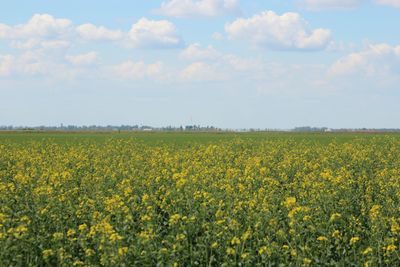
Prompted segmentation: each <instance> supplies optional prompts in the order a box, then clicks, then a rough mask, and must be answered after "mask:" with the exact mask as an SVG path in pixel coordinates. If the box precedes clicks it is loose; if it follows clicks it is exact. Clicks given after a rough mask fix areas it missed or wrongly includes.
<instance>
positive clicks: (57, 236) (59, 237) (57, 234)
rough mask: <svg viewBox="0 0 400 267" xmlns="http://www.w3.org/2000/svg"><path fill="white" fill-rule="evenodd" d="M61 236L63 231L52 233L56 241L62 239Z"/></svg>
mask: <svg viewBox="0 0 400 267" xmlns="http://www.w3.org/2000/svg"><path fill="white" fill-rule="evenodd" d="M63 237H64V234H63V233H54V234H53V238H54V240H56V241H58V240H61V239H63Z"/></svg>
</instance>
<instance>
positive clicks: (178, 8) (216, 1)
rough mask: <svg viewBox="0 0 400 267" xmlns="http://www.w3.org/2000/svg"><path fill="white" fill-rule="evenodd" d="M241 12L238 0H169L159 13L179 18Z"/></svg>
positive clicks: (162, 5) (164, 3)
mask: <svg viewBox="0 0 400 267" xmlns="http://www.w3.org/2000/svg"><path fill="white" fill-rule="evenodd" d="M239 12H240V10H239V4H238V1H237V0H169V1H165V2H163V3H162V4H161V8H160V9H159V10H158V13H161V14H163V15H167V16H171V17H178V18H187V17H193V16H195V17H196V16H205V17H213V16H220V15H227V14H238V13H239Z"/></svg>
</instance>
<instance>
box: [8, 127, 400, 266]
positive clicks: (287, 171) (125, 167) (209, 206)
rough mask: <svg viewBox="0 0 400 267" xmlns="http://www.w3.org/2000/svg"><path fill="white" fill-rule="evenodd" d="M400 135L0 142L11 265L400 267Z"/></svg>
mask: <svg viewBox="0 0 400 267" xmlns="http://www.w3.org/2000/svg"><path fill="white" fill-rule="evenodd" d="M399 214H400V136H399V135H395V134H392V135H363V134H322V133H319V134H292V133H291V134H284V133H270V134H265V133H248V134H224V133H204V134H190V133H134V134H132V133H120V134H118V133H114V134H107V133H104V134H99V133H93V134H79V133H75V134H63V133H40V134H27V133H7V134H0V266H32V265H40V266H57V265H59V266H132V265H135V266H149V265H150V266H156V265H160V266H196V265H199V266H221V265H225V266H235V265H241V266H278V265H284V266H335V265H339V266H360V265H365V266H399V265H400V251H399V242H400V215H399Z"/></svg>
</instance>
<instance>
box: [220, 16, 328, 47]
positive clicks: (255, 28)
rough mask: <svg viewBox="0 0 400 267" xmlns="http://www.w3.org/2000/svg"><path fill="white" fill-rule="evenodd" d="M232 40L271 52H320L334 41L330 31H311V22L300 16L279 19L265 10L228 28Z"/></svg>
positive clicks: (237, 21) (226, 28)
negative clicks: (268, 49)
mask: <svg viewBox="0 0 400 267" xmlns="http://www.w3.org/2000/svg"><path fill="white" fill-rule="evenodd" d="M225 31H226V32H227V33H228V35H229V37H230V38H232V39H237V40H245V41H250V42H251V43H253V44H255V45H257V46H261V47H268V48H271V49H277V50H280V49H287V50H320V49H324V48H325V47H326V46H327V45H328V44H329V41H330V39H331V32H330V30H328V29H322V28H320V29H314V30H310V29H309V26H308V23H307V22H306V21H305V20H304V19H303V18H301V17H300V15H299V14H297V13H284V14H283V15H281V16H279V15H277V14H276V13H274V12H273V11H264V12H262V13H260V14H257V15H254V16H253V17H251V18H248V19H243V18H241V19H237V20H235V21H234V22H232V23H230V24H227V25H226V26H225Z"/></svg>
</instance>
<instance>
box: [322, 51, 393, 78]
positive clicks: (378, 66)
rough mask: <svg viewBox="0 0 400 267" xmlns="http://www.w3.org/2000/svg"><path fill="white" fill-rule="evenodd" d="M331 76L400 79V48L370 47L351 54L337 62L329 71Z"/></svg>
mask: <svg viewBox="0 0 400 267" xmlns="http://www.w3.org/2000/svg"><path fill="white" fill-rule="evenodd" d="M329 74H330V75H331V76H349V75H362V76H368V77H372V78H378V77H381V76H393V75H394V76H399V77H400V46H390V45H388V44H376V45H369V46H368V47H367V49H365V50H364V51H361V52H357V53H351V54H349V55H347V56H346V57H344V58H342V59H339V60H338V61H336V62H335V63H334V64H333V65H332V66H331V67H330V69H329Z"/></svg>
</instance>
